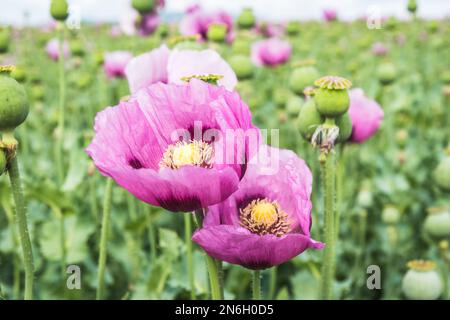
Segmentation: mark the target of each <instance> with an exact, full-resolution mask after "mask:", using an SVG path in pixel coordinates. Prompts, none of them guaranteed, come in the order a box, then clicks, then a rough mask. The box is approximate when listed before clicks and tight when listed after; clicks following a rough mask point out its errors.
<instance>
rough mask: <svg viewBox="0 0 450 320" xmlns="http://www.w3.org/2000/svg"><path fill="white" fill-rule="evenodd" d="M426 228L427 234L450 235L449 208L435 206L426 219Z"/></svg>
mask: <svg viewBox="0 0 450 320" xmlns="http://www.w3.org/2000/svg"><path fill="white" fill-rule="evenodd" d="M424 228H425V231H426V233H427V234H429V235H430V236H432V237H436V238H445V237H448V236H450V213H449V211H448V209H447V208H433V209H430V210H429V214H428V216H427V217H426V219H425V224H424Z"/></svg>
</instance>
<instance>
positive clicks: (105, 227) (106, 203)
mask: <svg viewBox="0 0 450 320" xmlns="http://www.w3.org/2000/svg"><path fill="white" fill-rule="evenodd" d="M112 185H113V180H112V179H111V178H108V180H106V188H105V195H104V198H103V218H102V231H101V238H100V253H99V258H98V278H97V284H98V285H97V296H96V298H97V300H101V299H102V298H103V295H104V291H105V267H106V256H107V245H108V236H109V224H110V216H111V195H112Z"/></svg>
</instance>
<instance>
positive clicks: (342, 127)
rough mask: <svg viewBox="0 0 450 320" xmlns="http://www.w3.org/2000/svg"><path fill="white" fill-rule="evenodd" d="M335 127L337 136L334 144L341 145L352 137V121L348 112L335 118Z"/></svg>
mask: <svg viewBox="0 0 450 320" xmlns="http://www.w3.org/2000/svg"><path fill="white" fill-rule="evenodd" d="M336 125H337V126H338V127H339V135H338V137H337V140H336V143H343V142H345V141H347V140H348V139H349V138H350V136H351V135H352V119H351V118H350V115H349V114H348V112H346V113H344V114H343V115H342V116H340V117H337V118H336Z"/></svg>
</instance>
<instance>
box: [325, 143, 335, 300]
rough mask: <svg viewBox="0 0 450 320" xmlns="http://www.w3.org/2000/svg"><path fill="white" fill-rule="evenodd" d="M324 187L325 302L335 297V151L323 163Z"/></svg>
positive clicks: (327, 155) (328, 154)
mask: <svg viewBox="0 0 450 320" xmlns="http://www.w3.org/2000/svg"><path fill="white" fill-rule="evenodd" d="M321 165H322V172H323V186H324V210H325V223H324V229H325V238H324V240H325V244H326V247H325V250H324V261H323V267H322V276H321V298H322V299H325V300H330V299H332V296H333V260H334V244H335V240H336V238H335V236H334V231H335V228H334V219H335V201H336V186H335V183H336V175H335V174H336V172H335V170H336V163H335V156H334V151H333V150H332V151H331V152H329V153H327V154H326V155H325V159H324V161H321Z"/></svg>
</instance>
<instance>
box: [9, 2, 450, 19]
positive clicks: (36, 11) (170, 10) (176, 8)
mask: <svg viewBox="0 0 450 320" xmlns="http://www.w3.org/2000/svg"><path fill="white" fill-rule="evenodd" d="M406 2H407V1H406V0H339V1H335V0H317V1H309V0H277V1H272V0H233V1H230V0H200V1H193V0H166V7H165V10H164V13H163V14H162V18H163V19H165V20H167V21H173V20H177V19H178V18H180V17H181V16H182V14H183V13H184V11H185V10H186V8H187V7H189V6H190V5H192V4H193V3H197V4H200V5H201V6H202V8H204V9H207V10H217V9H224V10H226V11H227V12H229V13H230V14H232V15H235V16H236V15H238V14H239V12H240V10H241V9H242V8H243V7H252V8H253V10H254V12H255V15H256V16H257V17H258V18H260V19H265V20H269V21H283V20H286V19H295V20H298V19H300V20H310V19H320V18H321V17H322V9H324V8H329V9H336V10H338V11H339V17H340V18H341V19H345V20H352V19H356V18H359V17H362V16H364V15H367V14H369V13H370V12H372V11H373V10H379V12H380V14H381V15H382V16H396V17H397V18H401V19H407V18H408V17H409V15H408V12H407V11H406V10H405V6H406ZM417 3H418V5H419V7H420V12H419V14H418V16H419V17H423V18H427V19H428V18H445V17H449V15H450V1H448V0H422V1H420V0H419V1H417ZM69 4H70V5H72V6H74V8H76V10H79V11H78V12H80V13H81V19H82V21H83V22H91V23H93V22H114V21H117V20H118V19H120V18H121V16H123V14H124V12H126V11H127V9H128V8H129V1H128V0H95V1H93V0H72V1H69ZM49 5H50V0H2V10H1V11H0V23H3V24H13V25H25V24H33V25H40V24H45V23H48V22H49V21H51V17H50V13H49V11H48V7H49Z"/></svg>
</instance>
